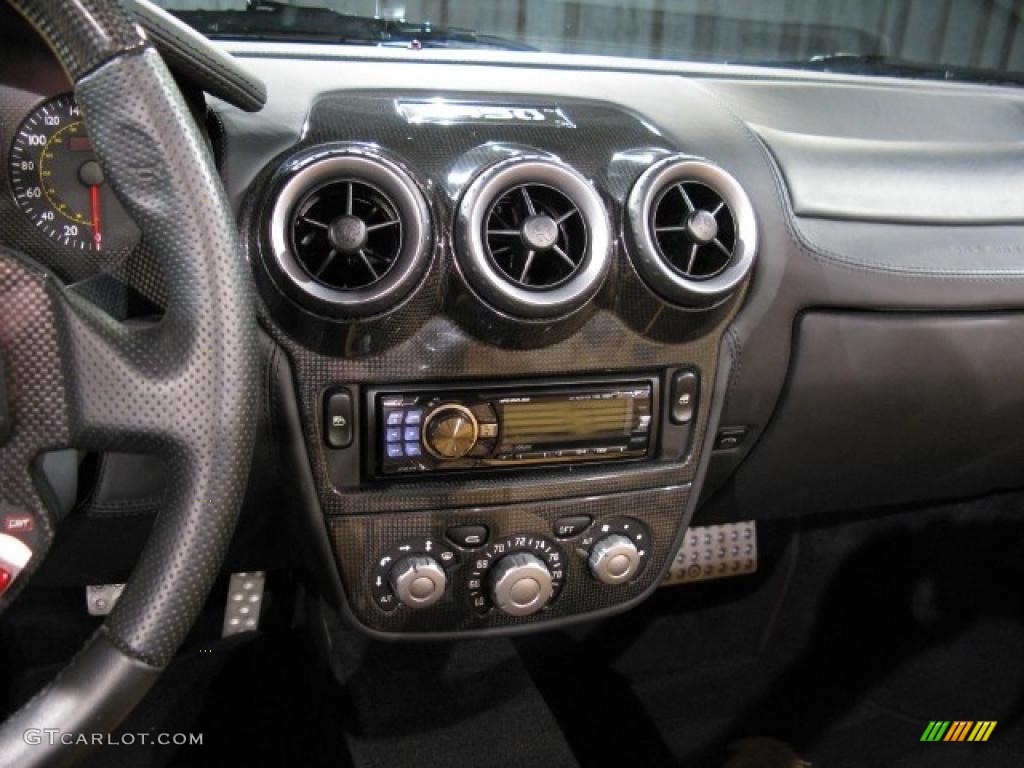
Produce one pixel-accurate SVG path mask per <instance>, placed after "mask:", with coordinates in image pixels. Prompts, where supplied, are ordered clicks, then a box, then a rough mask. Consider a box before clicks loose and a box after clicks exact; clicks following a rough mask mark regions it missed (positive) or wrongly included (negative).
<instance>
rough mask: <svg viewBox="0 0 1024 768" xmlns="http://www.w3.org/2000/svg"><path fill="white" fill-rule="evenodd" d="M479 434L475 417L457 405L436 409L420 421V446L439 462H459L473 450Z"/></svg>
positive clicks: (467, 409) (449, 404)
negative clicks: (447, 460) (458, 460)
mask: <svg viewBox="0 0 1024 768" xmlns="http://www.w3.org/2000/svg"><path fill="white" fill-rule="evenodd" d="M479 434H480V428H479V425H478V424H477V421H476V417H475V416H474V415H473V413H472V412H471V411H470V410H469V408H466V407H465V406H464V405H458V404H457V403H447V404H445V405H439V406H438V407H437V408H435V409H434V410H432V411H431V412H430V413H429V414H427V418H426V419H424V421H423V444H424V446H425V447H426V449H427V450H428V451H429V452H430V453H431V454H433V455H434V456H436V457H437V458H439V459H460V458H462V457H463V456H465V455H466V454H467V453H469V452H470V451H471V450H473V446H474V445H476V440H477V437H478V436H479Z"/></svg>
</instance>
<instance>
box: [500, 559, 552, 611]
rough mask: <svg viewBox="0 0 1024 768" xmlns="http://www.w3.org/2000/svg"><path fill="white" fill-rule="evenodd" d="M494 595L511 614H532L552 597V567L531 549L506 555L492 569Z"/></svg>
mask: <svg viewBox="0 0 1024 768" xmlns="http://www.w3.org/2000/svg"><path fill="white" fill-rule="evenodd" d="M489 579H490V583H491V599H492V600H493V601H494V604H495V605H496V606H498V608H499V609H500V610H502V611H503V612H505V613H507V614H508V615H509V616H529V615H530V614H531V613H536V612H537V611H539V610H540V609H541V608H543V607H544V606H545V605H547V602H548V600H550V599H551V595H552V594H553V591H554V590H553V588H552V585H551V571H549V570H548V567H547V566H546V565H544V563H543V562H542V561H541V559H540V558H539V557H537V556H536V555H531V554H530V553H529V552H515V553H513V554H511V555H505V557H503V558H501V560H499V561H498V562H497V563H495V565H494V567H493V568H492V569H491V573H490V576H489Z"/></svg>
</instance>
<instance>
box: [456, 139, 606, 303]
mask: <svg viewBox="0 0 1024 768" xmlns="http://www.w3.org/2000/svg"><path fill="white" fill-rule="evenodd" d="M457 235H458V257H459V265H460V266H461V268H462V271H463V273H464V274H465V276H466V279H467V280H468V281H469V283H470V285H472V286H473V288H474V289H475V290H476V291H477V292H478V293H479V294H480V295H481V296H482V297H483V298H484V299H485V300H486V301H488V302H490V303H491V304H492V305H493V306H495V307H497V308H498V309H500V310H502V311H504V312H507V313H509V314H511V315H514V316H516V317H524V318H530V319H534V318H548V317H558V316H560V315H564V314H567V313H568V312H571V311H573V310H575V309H579V308H580V307H581V306H583V305H584V304H585V303H586V302H587V301H588V300H589V299H591V298H592V297H593V296H594V294H595V293H596V292H597V290H598V289H599V288H600V287H601V282H602V281H603V279H604V277H605V275H606V274H607V272H608V265H609V262H610V259H611V230H610V226H609V223H608V214H607V212H606V210H605V207H604V203H603V202H602V201H601V197H600V196H599V195H598V194H597V192H596V191H595V190H594V188H593V187H592V186H591V185H590V183H589V182H588V181H587V180H586V179H585V178H584V177H583V176H581V175H580V174H579V173H577V172H576V171H574V170H573V169H571V168H569V167H567V166H564V165H560V164H558V163H555V162H552V161H550V160H546V159H539V158H533V157H525V158H515V159H512V160H507V161H504V162H501V163H498V164H497V165H494V166H491V167H490V168H489V169H487V170H486V171H484V173H482V174H481V175H480V176H479V177H478V178H477V179H476V181H474V182H473V184H472V185H471V186H470V188H469V190H468V191H467V192H466V194H465V195H464V196H463V199H462V203H461V205H460V206H459V214H458V222H457Z"/></svg>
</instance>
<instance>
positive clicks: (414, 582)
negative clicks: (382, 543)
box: [388, 555, 448, 608]
mask: <svg viewBox="0 0 1024 768" xmlns="http://www.w3.org/2000/svg"><path fill="white" fill-rule="evenodd" d="M388 580H389V581H390V582H391V591H392V592H394V593H395V597H397V598H398V600H399V602H400V603H402V604H403V605H406V606H408V607H409V608H426V607H427V606H430V605H433V604H434V603H436V602H437V601H438V600H440V599H441V595H443V594H444V589H445V586H446V584H447V581H448V579H447V577H446V576H445V574H444V568H442V567H441V565H440V564H439V563H438V562H437V560H435V559H434V558H432V557H428V556H426V555H410V556H409V557H403V558H402V559H401V560H399V561H398V562H397V563H395V566H394V568H392V569H391V573H390V574H389V576H388Z"/></svg>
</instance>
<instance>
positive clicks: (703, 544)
mask: <svg viewBox="0 0 1024 768" xmlns="http://www.w3.org/2000/svg"><path fill="white" fill-rule="evenodd" d="M756 571H757V524H756V523H755V522H754V521H753V520H748V521H746V522H743V523H726V524H724V525H705V526H698V527H696V528H690V529H689V530H688V531H687V532H686V538H685V539H684V540H683V545H682V546H681V547H680V548H679V551H678V552H677V553H676V556H675V558H673V560H672V565H671V566H670V567H669V571H668V575H666V576H665V580H664V581H663V582H662V586H672V585H674V584H691V583H693V582H697V581H710V580H711V579H726V578H729V577H731V576H746V575H749V574H751V573H754V572H756Z"/></svg>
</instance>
